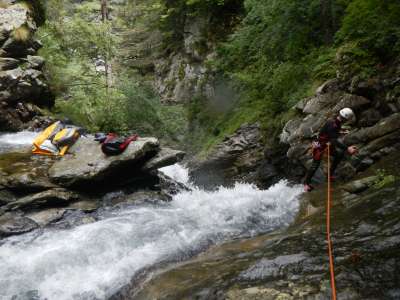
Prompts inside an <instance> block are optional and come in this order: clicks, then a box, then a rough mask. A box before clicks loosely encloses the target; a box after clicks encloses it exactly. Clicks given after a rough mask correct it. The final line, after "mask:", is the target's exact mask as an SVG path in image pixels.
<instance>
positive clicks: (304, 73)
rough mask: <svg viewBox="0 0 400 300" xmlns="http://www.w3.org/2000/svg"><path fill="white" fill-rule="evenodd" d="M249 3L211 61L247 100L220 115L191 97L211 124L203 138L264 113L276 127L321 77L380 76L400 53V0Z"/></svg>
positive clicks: (222, 133)
mask: <svg viewBox="0 0 400 300" xmlns="http://www.w3.org/2000/svg"><path fill="white" fill-rule="evenodd" d="M166 2H169V1H166ZM228 2H229V1H225V2H224V1H219V2H218V4H219V5H222V4H223V5H226V4H227V3H228ZM176 3H181V2H179V1H176ZM206 3H207V4H210V2H206ZM213 3H214V2H213ZM229 3H230V2H229ZM186 5H187V6H188V5H189V4H186ZM179 7H180V6H179V5H176V7H175V9H177V8H179ZM210 8H211V6H209V9H210ZM244 8H245V13H244V17H243V19H242V21H241V22H240V24H239V25H237V26H236V27H235V29H234V32H233V33H232V34H231V35H229V36H228V37H227V38H226V39H225V41H223V42H221V43H220V44H219V47H218V57H217V58H216V59H215V60H213V61H211V62H209V63H211V64H213V65H214V66H215V67H216V70H217V72H218V73H219V74H220V76H224V77H225V78H228V80H230V81H232V82H233V83H234V84H233V85H234V86H235V90H236V91H237V92H238V93H240V100H239V101H238V103H237V104H236V105H234V106H233V107H232V109H231V110H229V111H227V112H226V113H225V114H223V115H219V117H215V116H214V115H212V114H210V113H209V107H207V102H203V103H202V105H198V103H196V102H195V101H194V102H193V103H192V104H191V106H192V107H194V111H195V116H192V119H196V118H197V120H200V122H199V123H200V127H201V126H203V127H205V128H206V130H203V131H202V132H203V133H205V134H204V136H202V137H201V138H200V140H203V141H208V143H209V144H210V143H211V144H213V143H215V142H216V141H219V140H221V139H222V138H223V137H224V136H225V135H226V134H229V133H232V131H234V130H236V129H237V128H238V127H239V126H240V125H241V124H242V123H243V122H246V121H247V122H254V121H255V120H260V121H261V122H262V123H263V125H264V127H265V128H266V129H268V133H269V134H270V133H271V132H274V129H275V128H278V129H281V126H282V124H284V122H282V121H281V119H285V115H287V112H288V111H289V109H290V108H291V107H292V106H293V105H294V104H295V103H297V102H298V101H299V100H301V99H302V98H304V97H306V96H309V95H310V94H311V93H313V92H314V90H315V87H316V86H317V85H318V84H320V83H322V82H323V81H325V80H326V79H330V78H334V77H336V76H339V77H340V78H341V79H343V80H349V79H351V78H353V77H355V76H358V77H359V78H363V79H367V78H370V77H373V76H376V75H377V74H379V73H380V72H382V69H385V68H387V67H388V66H390V65H391V64H392V63H393V62H394V61H395V60H396V58H397V57H398V54H399V50H400V48H399V41H400V31H399V28H400V26H399V25H400V21H399V20H400V19H399V17H400V4H399V3H398V2H397V1H377V0H340V1H339V0H337V1H326V0H305V1H300V2H299V1H292V0H286V1H259V0H245V1H244ZM198 10H199V11H201V10H202V9H201V8H199V9H198ZM180 11H184V10H182V9H180ZM383 16H385V17H383ZM199 108H200V109H199ZM278 131H279V130H278ZM278 131H275V132H278ZM213 135H214V137H213ZM210 136H211V138H210ZM202 144H207V142H203V143H202Z"/></svg>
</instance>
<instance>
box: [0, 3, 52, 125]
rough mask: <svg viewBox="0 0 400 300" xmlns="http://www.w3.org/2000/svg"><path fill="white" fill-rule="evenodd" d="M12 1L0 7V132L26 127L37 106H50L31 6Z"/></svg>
mask: <svg viewBox="0 0 400 300" xmlns="http://www.w3.org/2000/svg"><path fill="white" fill-rule="evenodd" d="M15 2H17V1H6V2H4V3H3V5H2V6H0V131H17V130H21V129H22V128H25V127H28V126H30V125H32V124H28V123H29V122H30V121H31V120H32V119H33V118H34V117H35V116H37V115H40V114H41V113H40V107H50V106H52V105H53V99H52V97H51V93H50V91H49V87H48V86H47V84H46V79H45V77H44V75H43V73H42V67H43V65H44V59H43V58H41V57H40V56H36V52H37V50H38V49H39V48H40V47H41V44H40V42H39V41H38V40H36V39H35V38H34V33H35V31H36V30H37V26H36V24H35V20H34V14H35V11H34V8H33V7H32V6H30V5H28V4H25V3H15Z"/></svg>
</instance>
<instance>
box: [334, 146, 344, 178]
mask: <svg viewBox="0 0 400 300" xmlns="http://www.w3.org/2000/svg"><path fill="white" fill-rule="evenodd" d="M331 154H332V156H333V160H332V165H331V172H330V173H331V176H334V174H335V171H336V168H337V167H338V165H339V164H340V162H341V161H342V159H343V157H344V154H345V151H343V150H341V149H338V148H336V147H332V151H331Z"/></svg>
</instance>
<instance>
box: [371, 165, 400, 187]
mask: <svg viewBox="0 0 400 300" xmlns="http://www.w3.org/2000/svg"><path fill="white" fill-rule="evenodd" d="M377 175H378V179H377V181H376V182H375V183H374V185H373V187H374V188H375V189H381V188H383V187H385V186H387V185H390V184H392V183H394V182H395V181H396V177H395V176H394V175H390V174H387V172H386V171H385V170H383V169H379V170H377Z"/></svg>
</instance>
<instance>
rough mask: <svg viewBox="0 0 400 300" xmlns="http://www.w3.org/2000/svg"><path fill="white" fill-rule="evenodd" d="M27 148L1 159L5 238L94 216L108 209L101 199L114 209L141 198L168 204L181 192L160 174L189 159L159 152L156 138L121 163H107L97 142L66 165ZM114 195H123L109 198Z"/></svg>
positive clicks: (86, 141) (0, 231) (80, 147)
mask: <svg viewBox="0 0 400 300" xmlns="http://www.w3.org/2000/svg"><path fill="white" fill-rule="evenodd" d="M26 148H28V149H29V147H26ZM26 148H25V151H24V148H22V149H19V151H18V152H11V153H3V154H0V161H1V163H0V174H1V179H0V191H1V192H0V193H1V194H0V195H1V197H0V203H1V208H0V214H1V215H0V236H1V237H7V236H10V235H13V234H22V233H26V232H29V231H32V230H34V229H37V228H38V227H43V226H47V225H49V224H50V223H52V222H54V221H60V219H62V217H63V215H64V214H65V213H66V212H67V210H74V211H78V212H79V211H80V212H93V211H95V210H96V209H98V208H100V207H101V206H103V205H107V204H106V203H107V201H106V202H105V203H102V201H98V199H102V198H104V199H105V198H107V197H108V198H107V199H109V200H108V202H109V203H112V202H113V201H114V202H115V203H114V205H115V204H117V203H118V202H122V201H123V199H126V198H130V199H131V200H129V201H132V199H135V198H136V197H138V198H143V197H144V198H153V199H155V198H157V199H160V200H164V201H169V200H171V196H172V195H173V194H175V193H176V192H177V191H178V190H179V189H180V188H182V187H180V186H179V184H177V183H174V182H173V180H172V179H168V177H166V176H165V175H164V176H163V175H159V174H158V171H157V170H158V169H159V168H162V167H166V166H169V165H173V164H175V163H177V162H179V161H180V160H182V159H183V157H184V155H185V153H184V152H182V151H175V150H172V149H169V148H160V146H159V142H158V140H157V139H155V138H140V139H139V140H138V141H137V142H135V143H133V144H132V145H131V146H130V147H129V148H128V149H127V151H126V152H124V153H123V154H122V155H120V156H117V157H106V156H105V155H104V154H103V153H102V152H101V149H100V145H99V144H98V142H96V141H94V138H93V137H92V138H87V137H82V138H81V139H79V140H78V142H77V143H76V144H75V145H74V146H73V147H72V149H71V150H70V154H68V155H67V156H66V157H63V158H61V159H57V158H52V157H40V156H38V157H37V156H32V154H31V153H30V152H28V151H29V150H28V149H26ZM113 192H114V193H115V192H119V193H116V196H115V197H113V196H107V195H113ZM127 195H130V196H127ZM113 198H115V199H113ZM117 198H120V201H118V200H117ZM111 199H113V201H112V200H111ZM124 201H125V200H124Z"/></svg>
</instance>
